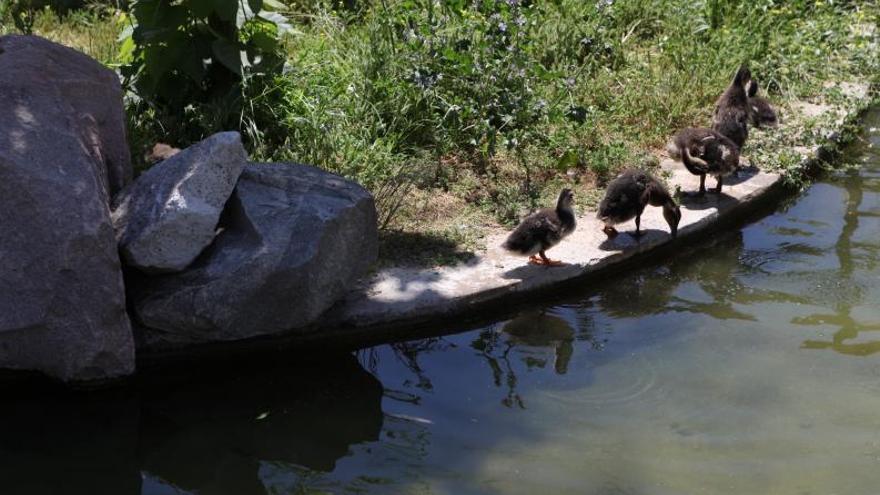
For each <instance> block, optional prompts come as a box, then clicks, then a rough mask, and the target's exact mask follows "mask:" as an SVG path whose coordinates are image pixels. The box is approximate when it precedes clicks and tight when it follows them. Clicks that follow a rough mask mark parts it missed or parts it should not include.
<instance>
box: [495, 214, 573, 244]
mask: <svg viewBox="0 0 880 495" xmlns="http://www.w3.org/2000/svg"><path fill="white" fill-rule="evenodd" d="M551 217H552V218H551ZM555 217H556V215H555V212H552V211H548V210H540V211H538V212H536V213H533V214H531V215H529V216H528V217H526V218H525V219H523V221H522V222H521V223H520V224H519V225H518V226H517V227H516V229H515V230H514V231H513V232H511V234H510V236H509V237H508V238H507V241H506V242H505V243H504V247H505V248H507V249H509V250H511V251H517V252H520V253H524V254H530V253H534V252H537V251H538V250H539V249H544V248H546V247H548V242H552V239H553V238H554V237H555V236H559V235H560V234H559V233H560V232H561V230H562V229H561V225H560V224H559V222H558V219H556V220H557V221H556V222H554V220H553V218H555Z"/></svg>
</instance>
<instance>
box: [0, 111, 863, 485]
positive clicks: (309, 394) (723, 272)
mask: <svg viewBox="0 0 880 495" xmlns="http://www.w3.org/2000/svg"><path fill="white" fill-rule="evenodd" d="M865 126H866V131H865V133H864V135H863V136H862V138H861V139H859V140H858V141H857V142H856V143H855V144H854V145H853V146H852V147H851V149H850V150H849V151H848V154H847V159H848V160H849V161H854V162H858V163H860V164H861V165H862V168H861V169H860V170H859V171H857V172H841V173H838V174H836V175H834V176H833V177H830V178H827V179H825V180H823V181H821V182H818V183H816V184H814V185H813V186H812V187H810V188H809V190H807V191H806V192H805V193H804V194H803V195H801V196H800V197H798V198H797V199H795V200H793V201H791V202H789V203H788V204H787V205H785V206H784V207H782V208H781V209H779V210H778V211H777V212H776V213H774V214H772V215H770V216H768V217H766V218H763V219H762V220H760V221H758V222H757V223H754V224H751V225H748V226H746V227H744V228H742V229H741V230H737V231H732V232H729V233H726V234H724V235H720V236H718V237H717V238H716V239H714V240H713V242H711V243H707V244H705V245H701V246H699V247H696V248H695V249H693V250H689V251H687V252H683V253H682V254H681V256H678V257H674V258H673V259H670V260H666V261H664V262H662V263H660V264H657V265H655V266H651V267H647V268H644V269H641V270H639V271H636V272H633V273H631V274H630V275H627V276H624V277H621V278H617V279H613V280H609V281H608V282H607V283H605V284H604V285H602V286H598V287H593V288H591V289H588V290H584V291H583V292H581V293H578V294H566V295H565V297H564V298H561V299H560V300H559V301H558V303H556V305H554V306H550V307H545V308H543V309H534V308H528V309H523V310H522V311H521V312H519V313H515V314H512V315H510V318H509V319H507V320H504V321H498V322H496V323H494V324H491V325H488V326H484V327H482V328H478V329H467V328H450V329H449V330H450V332H459V333H454V334H451V335H448V336H444V337H437V338H431V339H424V340H418V341H412V342H404V343H397V344H391V345H382V346H378V347H374V348H370V349H364V350H361V351H359V352H358V353H356V355H342V356H333V357H330V356H327V357H319V358H315V359H316V360H315V361H314V362H309V363H289V362H283V361H285V360H283V359H279V360H278V361H279V362H269V363H264V364H262V365H261V366H259V367H257V368H256V369H253V370H251V369H247V370H244V371H241V370H235V371H234V372H233V370H230V369H221V370H216V369H214V370H211V371H210V372H208V371H205V372H203V373H193V375H192V377H191V378H188V379H185V380H184V379H180V378H179V377H177V379H170V380H158V381H155V382H154V383H148V384H144V385H142V386H138V387H133V388H130V389H126V390H123V391H115V392H110V393H102V394H99V395H94V394H89V395H85V396H84V395H83V394H62V393H59V394H53V395H50V396H48V398H47V395H46V394H45V393H40V394H37V393H34V394H33V395H32V396H30V397H28V396H20V397H19V396H16V397H15V398H14V399H11V400H8V401H4V403H3V406H2V408H0V491H2V493H4V494H6V493H8V494H18V493H22V494H30V493H65V494H71V493H73V494H100V493H113V494H139V493H141V494H156V495H160V494H163V495H164V494H180V493H191V494H196V493H198V494H241V495H247V494H299V493H370V494H372V493H380V494H392V493H394V494H397V493H414V494H415V493H418V494H423V493H424V494H470V493H474V494H477V493H480V494H482V493H487V494H496V493H497V494H535V493H553V494H564V493H572V494H575V493H577V494H583V493H587V494H682V493H711V494H716V493H727V494H757V493H774V494H833V493H838V494H868V493H877V492H878V490H880V489H878V483H880V129H878V128H880V112H873V113H871V114H870V115H868V116H867V119H866V123H865ZM288 361H289V360H288Z"/></svg>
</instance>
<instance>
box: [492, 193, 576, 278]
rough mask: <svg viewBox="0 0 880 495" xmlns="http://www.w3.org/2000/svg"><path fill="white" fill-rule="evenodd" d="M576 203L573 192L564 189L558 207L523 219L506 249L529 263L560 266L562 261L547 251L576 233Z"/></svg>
mask: <svg viewBox="0 0 880 495" xmlns="http://www.w3.org/2000/svg"><path fill="white" fill-rule="evenodd" d="M573 204H574V193H573V192H572V191H571V189H563V190H562V192H560V193H559V199H558V200H557V201H556V208H544V209H541V210H538V211H536V212H535V213H532V214H531V215H529V216H527V217H526V218H525V219H523V221H522V222H520V224H519V225H518V226H517V227H516V229H514V231H513V232H511V233H510V236H508V238H507V241H505V242H504V245H503V247H504V249H506V250H508V251H511V252H513V253H517V254H522V255H526V256H528V257H529V262H530V263H534V264H536V265H547V266H558V265H561V264H562V262H560V261H555V260H551V259H549V258H547V255H546V254H544V251H546V250H548V249H550V248H551V247H553V246H555V245H557V244H559V241H561V240H562V239H563V238H564V237H565V236H567V235H569V234H571V233H572V232H574V228H575V226H576V221H575V217H574V209H573ZM536 254H537V256H536Z"/></svg>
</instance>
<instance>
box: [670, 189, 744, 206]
mask: <svg viewBox="0 0 880 495" xmlns="http://www.w3.org/2000/svg"><path fill="white" fill-rule="evenodd" d="M738 202H739V201H738V200H737V199H736V198H734V197H733V196H730V195H729V194H727V193H726V192H724V191H723V190H722V191H721V194H720V195H719V194H716V193H714V192H711V191H707V192H706V194H704V195H703V196H697V195H693V194H685V195H683V196H682V197H681V207H682V208H685V209H687V210H694V211H698V210H706V209H709V208H715V209H719V210H720V209H722V208H725V207H727V206H728V205H730V204H733V203H738Z"/></svg>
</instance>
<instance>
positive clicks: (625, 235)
mask: <svg viewBox="0 0 880 495" xmlns="http://www.w3.org/2000/svg"><path fill="white" fill-rule="evenodd" d="M630 223H632V222H630ZM627 225H628V224H627ZM634 227H635V224H633V228H631V229H627V230H619V231H618V232H619V233H618V235H617V237H614V238H613V239H605V240H604V241H602V243H601V244H599V249H601V250H602V251H626V250H627V249H633V248H637V247H639V246H641V245H642V244H645V245H647V244H659V243H661V242H664V241H667V240H670V239H672V236H671V235H670V234H669V232H668V231H665V230H660V229H642V235H641V236H640V237H636V236H635V232H636V229H635V228H634Z"/></svg>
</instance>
